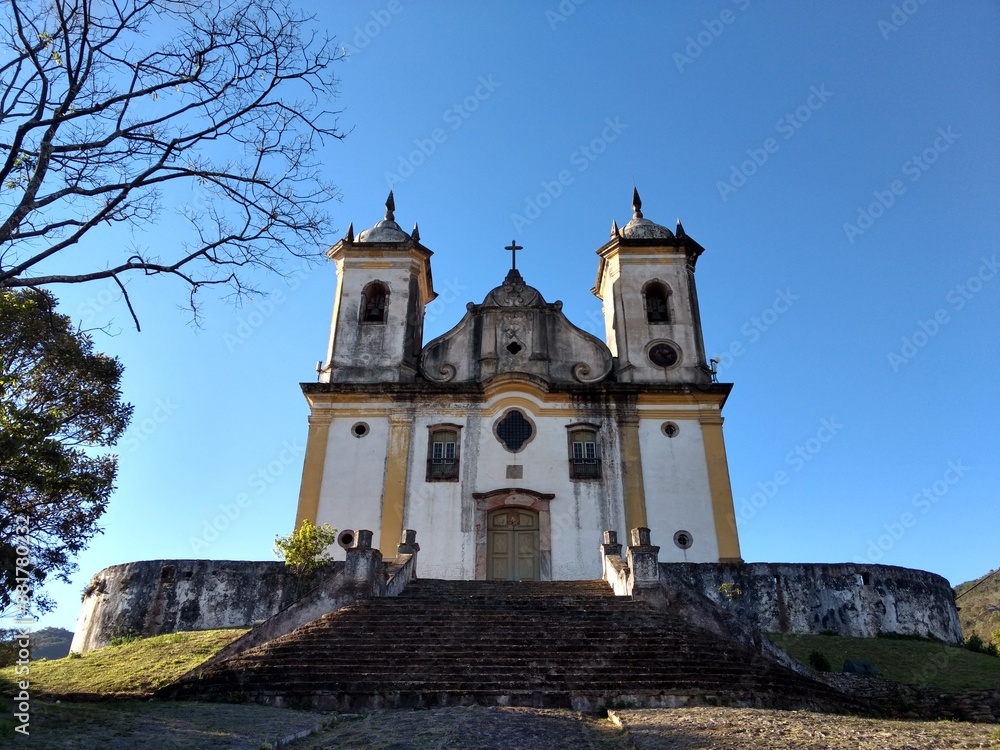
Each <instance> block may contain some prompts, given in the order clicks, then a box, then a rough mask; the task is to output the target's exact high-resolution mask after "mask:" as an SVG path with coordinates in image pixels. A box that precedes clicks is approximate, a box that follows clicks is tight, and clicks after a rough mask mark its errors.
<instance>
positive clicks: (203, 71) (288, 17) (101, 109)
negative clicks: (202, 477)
mask: <svg viewBox="0 0 1000 750" xmlns="http://www.w3.org/2000/svg"><path fill="white" fill-rule="evenodd" d="M4 5H5V9H4V13H5V20H4V26H3V29H2V31H0V33H2V35H3V37H2V43H3V45H4V47H5V50H4V55H3V56H0V162H2V164H0V288H3V287H39V286H46V285H51V284H59V283H78V282H87V281H95V280H99V279H113V280H114V281H115V282H117V283H118V285H119V286H120V287H121V289H122V292H123V293H124V295H125V300H126V302H127V303H128V305H129V310H130V311H132V305H131V301H130V300H129V298H128V294H127V292H126V289H125V285H124V284H123V281H122V280H123V278H124V277H126V276H127V275H128V274H134V273H140V274H146V275H150V274H167V275H172V276H175V277H179V278H181V279H183V281H184V282H185V283H186V284H187V285H188V287H189V289H190V304H191V309H192V311H193V312H194V314H195V315H197V305H196V293H197V292H198V290H199V289H200V288H202V287H204V286H207V285H216V286H223V287H226V292H227V294H229V295H234V296H236V297H237V298H239V297H241V296H242V295H244V294H247V293H252V292H254V291H256V290H255V289H254V286H253V284H254V281H253V276H254V274H253V273H252V271H253V270H254V269H257V268H265V269H268V270H280V269H281V267H282V264H283V261H286V260H287V259H288V256H289V254H291V255H294V256H299V257H310V256H314V255H316V254H317V252H318V250H319V245H320V242H321V238H322V235H323V233H324V231H325V229H326V227H327V222H328V217H327V215H326V213H325V206H326V205H327V204H328V202H329V201H330V200H331V199H332V198H335V197H336V193H335V190H334V189H333V188H332V187H331V186H330V185H328V184H327V183H326V182H325V181H324V180H323V178H322V175H321V171H320V166H319V164H318V163H317V161H316V150H317V148H318V147H319V146H320V145H321V144H322V142H323V140H324V138H326V137H328V136H329V137H332V138H342V137H343V135H344V134H343V133H342V132H341V131H339V130H338V128H337V122H336V115H337V114H338V113H337V112H334V111H330V110H328V109H325V107H326V106H327V103H328V101H329V100H330V99H331V98H332V97H333V96H334V94H335V93H336V80H335V79H334V77H333V75H332V73H331V71H330V67H331V65H332V63H334V62H336V61H338V60H340V59H342V51H341V50H338V49H336V48H335V47H333V46H332V43H331V41H330V40H329V39H328V38H327V37H326V36H324V35H322V34H320V33H318V32H317V31H315V30H314V29H313V28H312V19H310V18H306V17H303V16H302V15H300V14H298V13H296V12H295V11H293V10H292V9H291V8H290V7H289V6H288V5H286V4H285V3H284V2H283V1H282V0H275V2H271V0H8V1H7V2H6V3H4ZM178 187H183V188H184V190H183V191H182V190H179V189H178ZM178 196H181V197H183V198H184V200H182V201H181V202H180V204H179V208H178V210H179V211H180V213H181V214H182V216H183V217H184V218H186V219H187V221H188V223H189V224H190V227H191V232H190V233H189V234H188V235H186V236H182V237H179V238H170V241H169V242H167V241H165V240H164V238H162V237H161V238H158V242H157V246H158V248H159V249H150V247H149V246H148V244H147V243H148V240H146V239H144V237H143V234H142V232H143V231H145V230H148V229H150V228H151V225H153V224H154V223H155V222H156V221H157V220H158V218H159V216H160V215H161V213H162V212H163V210H164V205H165V204H168V203H170V204H175V205H177V200H178ZM116 226H129V227H131V228H132V229H133V232H132V240H131V241H127V242H122V240H121V237H122V235H121V234H120V233H118V232H115V231H113V230H112V228H113V227H116ZM102 233H103V234H102ZM85 236H86V237H87V239H88V244H91V245H93V243H94V240H102V239H103V240H104V243H105V244H103V245H101V246H100V247H101V248H102V250H101V253H100V259H99V260H98V261H96V262H94V267H90V266H87V267H84V268H82V269H81V268H80V267H79V266H80V262H79V259H78V258H76V257H75V256H72V255H71V254H68V253H67V251H71V250H72V249H73V248H74V246H76V245H77V244H78V243H80V242H81V240H83V239H84V237H85ZM164 246H166V247H164ZM160 252H163V253H164V254H168V253H169V257H166V258H163V257H160V255H159V253H160ZM88 257H89V255H88ZM132 314H133V318H134V317H135V313H134V311H133V312H132ZM136 325H138V321H136Z"/></svg>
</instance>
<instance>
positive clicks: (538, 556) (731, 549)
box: [296, 193, 740, 580]
mask: <svg viewBox="0 0 1000 750" xmlns="http://www.w3.org/2000/svg"><path fill="white" fill-rule="evenodd" d="M386 208H387V211H386V216H385V218H384V219H383V220H382V221H380V222H379V223H378V224H376V225H375V226H374V227H372V228H371V229H367V230H365V231H363V232H360V233H359V234H358V235H357V237H355V236H354V230H353V225H352V227H351V228H349V229H348V231H347V234H346V236H345V237H344V238H343V239H341V240H340V241H339V242H338V243H337V244H336V245H334V246H333V247H332V248H331V249H330V250H329V251H328V256H329V257H330V259H331V260H333V261H334V263H335V264H336V271H337V287H336V292H335V297H334V306H333V322H332V326H331V332H330V341H329V347H328V350H327V355H326V360H325V362H323V363H321V369H320V378H319V382H316V383H304V384H303V385H302V390H303V393H304V394H305V397H306V399H307V401H308V403H309V407H310V416H309V436H308V441H307V446H306V456H305V463H304V468H303V475H302V485H301V491H300V495H299V502H298V512H297V521H296V523H297V524H298V523H301V522H302V521H303V520H304V519H308V520H310V521H312V522H314V523H317V524H322V523H330V524H331V525H333V526H335V527H337V528H339V529H362V528H363V529H371V530H372V531H373V532H374V543H375V544H376V545H377V546H379V547H380V548H381V549H382V551H383V553H384V554H385V555H387V556H392V555H394V554H395V549H396V544H397V542H398V541H399V540H400V536H401V533H402V531H403V530H404V529H414V530H416V531H417V533H418V539H419V540H420V545H421V552H420V575H421V576H422V577H428V578H448V579H492V578H501V579H513V580H518V579H540V580H566V579H587V578H597V577H600V574H601V571H600V562H599V557H598V556H597V554H596V552H595V550H596V549H597V546H598V545H599V543H600V541H601V537H602V532H603V531H605V530H608V529H613V530H617V531H619V532H620V533H623V534H624V533H625V532H626V531H627V530H628V529H632V528H635V527H641V526H645V527H649V528H650V529H651V530H652V537H653V539H654V540H655V541H657V542H658V543H659V544H660V545H661V551H660V560H661V561H663V562H685V561H686V562H737V561H739V560H740V548H739V539H738V534H737V529H736V520H735V514H734V511H733V500H732V491H731V488H730V482H729V471H728V466H727V462H726V451H725V445H724V441H723V435H722V421H723V420H722V407H723V405H724V403H725V401H726V398H727V396H728V395H729V392H730V389H731V388H732V386H731V385H730V384H724V383H716V382H714V377H713V371H712V369H711V368H710V367H709V363H708V362H707V361H706V357H705V351H704V343H703V338H702V331H701V321H700V316H699V309H698V298H697V294H696V290H695V281H694V272H695V266H696V263H697V261H698V258H699V256H700V255H701V254H702V252H703V251H704V248H702V247H701V245H699V244H698V243H697V242H695V241H694V240H693V239H691V238H690V237H688V236H687V234H686V233H685V232H684V229H683V227H682V226H681V225H680V223H679V222H678V224H677V229H676V231H671V230H669V229H667V228H666V227H664V226H661V225H659V224H656V223H654V222H652V221H650V220H648V219H646V218H644V217H643V215H642V211H641V203H640V201H639V196H638V194H637V193H635V194H634V195H633V210H634V215H633V217H632V219H631V220H630V221H629V222H628V223H627V224H625V225H624V226H623V227H621V228H620V229H619V228H618V226H617V223H614V222H613V223H612V229H611V237H610V240H609V241H607V242H606V243H604V244H603V245H602V246H601V247H600V248H598V249H597V256H598V263H597V282H596V285H595V286H594V288H593V292H594V294H596V295H597V296H598V297H599V298H600V299H601V300H602V303H603V309H604V320H605V329H606V335H605V340H604V341H601V340H600V339H598V338H596V337H594V336H592V335H590V334H589V333H586V332H585V331H583V330H581V329H580V328H577V327H576V326H574V325H573V324H572V323H571V322H570V321H569V320H568V319H567V318H566V316H565V315H564V314H563V312H562V309H561V307H562V306H561V303H559V302H548V301H546V299H545V298H544V297H543V295H542V293H541V292H540V291H539V290H538V289H535V288H534V287H532V286H530V285H528V284H527V283H526V282H525V280H524V279H523V278H522V277H521V275H520V273H519V272H518V271H517V269H516V263H515V264H512V269H511V271H510V272H509V273H508V274H507V276H506V278H505V279H504V280H503V283H501V284H500V285H499V286H497V287H496V288H494V289H492V290H490V291H489V292H488V293H487V294H486V295H485V297H484V298H483V300H482V302H480V303H478V304H476V303H471V302H470V303H469V305H468V307H467V312H466V314H465V316H464V317H463V318H462V319H461V320H460V321H458V322H457V324H456V325H455V327H454V328H452V329H451V330H450V331H448V332H447V333H445V334H443V335H442V336H439V337H438V338H436V339H434V340H432V341H429V342H427V343H426V344H425V343H424V342H423V319H424V310H425V307H426V305H427V304H428V303H430V302H431V301H432V300H433V299H434V297H435V292H434V285H433V280H432V275H431V255H432V253H431V251H430V250H429V249H428V248H427V247H425V246H424V245H423V244H421V242H420V236H419V231H418V229H417V227H416V226H414V229H413V231H412V232H411V233H406V232H405V231H403V230H402V229H401V228H400V226H399V225H398V224H397V223H396V221H395V218H394V209H395V207H394V204H393V196H392V194H391V193H390V196H389V200H388V201H387V203H386ZM512 247H513V245H512Z"/></svg>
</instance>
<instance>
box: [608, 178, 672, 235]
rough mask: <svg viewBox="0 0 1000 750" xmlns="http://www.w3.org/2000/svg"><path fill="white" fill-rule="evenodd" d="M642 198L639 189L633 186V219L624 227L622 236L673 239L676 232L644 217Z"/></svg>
mask: <svg viewBox="0 0 1000 750" xmlns="http://www.w3.org/2000/svg"><path fill="white" fill-rule="evenodd" d="M641 209H642V200H640V198H639V191H638V190H637V189H636V188H632V210H633V211H634V212H635V213H634V214H633V215H632V220H631V221H630V222H629V223H628V224H626V225H625V226H623V227H622V229H621V234H622V237H624V238H625V239H628V240H669V239H673V237H674V233H673V232H671V231H670V230H669V229H667V228H666V227H665V226H661V225H660V224H657V223H655V222H652V221H650V220H649V219H644V218H643V217H642V210H641Z"/></svg>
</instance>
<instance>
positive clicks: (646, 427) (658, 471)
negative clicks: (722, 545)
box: [625, 419, 719, 562]
mask: <svg viewBox="0 0 1000 750" xmlns="http://www.w3.org/2000/svg"><path fill="white" fill-rule="evenodd" d="M672 421H674V422H675V423H676V424H677V426H678V427H679V428H680V429H679V431H678V433H677V435H676V436H675V437H672V438H669V437H667V436H666V435H664V434H663V430H662V425H663V422H664V420H662V419H640V422H639V446H640V450H641V452H642V482H643V488H644V491H645V494H646V521H647V523H648V524H649V528H650V530H651V531H652V538H653V539H654V540H655V541H654V543H655V544H658V545H660V561H661V562H715V561H717V560H718V559H719V545H718V539H717V537H716V531H715V520H714V518H713V516H712V493H711V490H710V488H709V483H708V471H707V468H706V465H705V444H704V442H703V440H702V434H701V425H700V424H699V423H698V421H697V420H694V419H691V420H681V419H675V420H672ZM680 530H685V531H688V532H690V534H691V537H692V539H693V540H694V543H693V544H692V546H691V548H690V549H688V550H686V551H685V550H682V549H681V548H679V547H678V546H677V545H676V544H674V541H673V538H674V534H675V533H676V532H677V531H680ZM625 538H626V539H627V537H625ZM685 553H686V554H685Z"/></svg>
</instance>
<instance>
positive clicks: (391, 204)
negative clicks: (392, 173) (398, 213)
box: [385, 188, 396, 221]
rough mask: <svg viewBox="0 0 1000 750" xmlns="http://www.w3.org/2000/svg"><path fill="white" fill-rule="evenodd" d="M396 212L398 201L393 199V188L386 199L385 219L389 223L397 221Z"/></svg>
mask: <svg viewBox="0 0 1000 750" xmlns="http://www.w3.org/2000/svg"><path fill="white" fill-rule="evenodd" d="M395 210H396V201H395V200H394V199H393V197H392V188H390V189H389V197H388V198H386V199H385V218H386V220H387V221H395V220H396V217H395V216H394V215H393V211H395Z"/></svg>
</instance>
